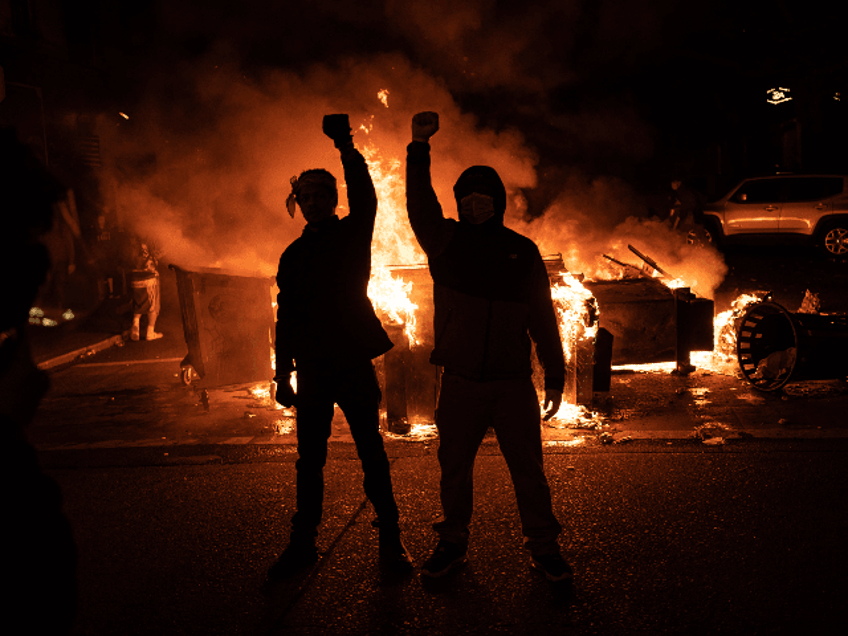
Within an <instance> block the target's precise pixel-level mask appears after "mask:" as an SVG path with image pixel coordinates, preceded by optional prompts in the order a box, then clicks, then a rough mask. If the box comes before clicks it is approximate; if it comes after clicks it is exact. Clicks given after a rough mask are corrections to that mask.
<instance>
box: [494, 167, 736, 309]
mask: <svg viewBox="0 0 848 636" xmlns="http://www.w3.org/2000/svg"><path fill="white" fill-rule="evenodd" d="M518 203H520V201H519V202H518ZM660 212H662V211H660ZM507 224H508V225H509V226H510V227H512V228H513V229H515V230H516V231H518V232H521V233H523V234H526V235H527V236H530V237H531V238H533V239H534V240H535V241H536V243H537V245H538V246H539V249H540V251H541V252H542V254H545V255H547V254H562V258H563V262H564V263H565V266H566V269H568V270H569V271H570V272H571V273H573V274H583V275H585V276H586V277H588V278H594V279H609V278H620V277H622V276H627V275H634V274H635V272H634V271H633V270H631V269H629V268H622V267H621V266H619V265H617V264H615V263H614V262H613V261H611V260H610V259H607V258H605V255H606V256H610V257H612V258H613V259H615V260H616V261H619V262H622V263H625V264H627V265H632V266H633V267H635V268H637V269H638V268H641V267H642V265H643V261H642V260H641V259H640V258H639V257H638V256H637V255H636V254H635V253H634V252H632V251H631V250H630V249H629V246H630V245H632V246H633V247H635V248H636V249H637V250H639V251H640V252H641V253H642V254H645V255H646V256H648V257H650V258H652V259H653V260H654V261H656V263H657V264H658V265H659V266H660V267H661V268H662V269H663V270H664V271H665V272H667V273H668V274H669V275H670V276H671V277H672V279H680V280H682V281H685V284H686V285H687V286H689V287H691V288H692V290H693V291H694V292H695V293H697V294H698V295H699V296H702V297H704V298H713V296H714V294H715V290H716V289H717V288H718V286H719V285H720V284H721V281H722V280H723V279H724V276H725V274H726V273H727V266H726V265H725V263H724V259H723V258H722V256H721V254H720V253H719V252H717V251H716V250H715V249H714V248H713V247H712V246H708V245H707V246H705V245H693V244H690V243H689V242H688V241H687V240H686V237H685V236H684V235H683V234H681V233H680V232H675V231H673V230H672V229H671V228H670V227H669V226H668V225H667V224H666V223H664V222H663V219H659V218H657V217H655V216H650V215H649V210H647V209H646V208H645V203H644V200H643V198H642V197H640V196H639V195H638V194H636V193H635V192H634V191H633V189H632V188H631V187H630V186H629V185H627V184H626V183H625V182H623V181H621V180H619V179H613V178H594V179H588V178H585V177H583V176H581V175H580V174H579V173H576V172H575V173H574V174H572V175H571V176H570V177H568V178H566V179H565V181H564V182H563V183H562V189H561V191H560V193H559V195H558V196H557V198H556V200H555V201H554V202H553V203H552V205H551V206H550V207H548V208H547V209H546V210H545V213H544V214H542V215H541V216H538V217H536V218H533V219H532V220H529V221H528V220H527V217H526V215H525V216H522V215H521V206H520V205H516V206H515V207H514V208H513V210H512V214H508V217H507Z"/></svg>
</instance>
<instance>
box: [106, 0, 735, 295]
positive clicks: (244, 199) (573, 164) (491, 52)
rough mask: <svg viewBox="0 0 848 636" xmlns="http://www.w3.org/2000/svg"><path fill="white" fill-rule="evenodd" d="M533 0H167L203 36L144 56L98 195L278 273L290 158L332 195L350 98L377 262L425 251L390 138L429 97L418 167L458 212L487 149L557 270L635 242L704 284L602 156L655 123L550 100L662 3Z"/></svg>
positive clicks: (171, 231) (686, 252)
mask: <svg viewBox="0 0 848 636" xmlns="http://www.w3.org/2000/svg"><path fill="white" fill-rule="evenodd" d="M532 4H533V6H532V10H531V8H527V7H525V8H518V7H517V5H515V4H514V3H499V2H496V1H494V0H474V1H471V2H463V3H451V2H447V0H438V1H436V2H432V3H424V4H421V3H418V4H415V3H411V4H410V3H401V2H396V1H395V0H387V1H386V2H384V3H381V2H378V1H376V0H374V1H371V2H366V3H365V4H363V5H361V6H357V8H356V10H352V9H351V5H349V3H342V2H334V1H327V0H324V1H322V2H319V3H318V5H319V7H318V8H314V10H311V11H308V12H307V11H303V13H302V14H298V15H293V14H291V13H290V12H289V11H288V10H287V9H285V8H281V7H277V8H274V7H267V6H266V5H267V3H260V2H253V1H251V0H247V1H246V2H245V3H242V6H240V8H239V10H238V11H237V12H236V11H234V10H233V9H231V8H229V5H228V3H222V2H212V3H206V4H204V6H203V8H202V9H203V10H199V9H198V10H194V9H193V8H192V3H191V2H188V1H187V0H183V1H182V2H176V3H169V5H168V7H167V8H165V9H163V11H165V13H164V14H163V16H162V23H163V24H162V30H163V33H164V36H163V37H165V38H166V39H167V38H170V41H171V43H172V44H171V45H172V47H176V44H175V43H180V44H181V45H182V46H184V47H185V46H188V44H187V43H190V44H191V45H192V47H194V48H193V50H194V49H197V50H201V49H202V51H203V52H202V54H194V55H191V56H183V57H177V58H176V59H177V60H178V61H177V62H176V63H175V62H171V61H170V60H171V59H174V58H173V57H172V56H168V57H167V59H168V66H167V69H166V70H165V71H164V72H163V70H162V68H161V65H160V66H159V68H158V70H154V69H155V68H156V65H155V64H153V65H150V66H149V67H147V68H145V69H142V70H140V71H139V74H140V77H141V78H142V79H141V81H142V84H141V86H142V89H143V90H142V91H141V92H142V93H143V95H144V98H143V99H141V100H139V101H138V103H137V104H136V105H135V108H134V110H133V111H132V112H129V113H128V115H129V116H130V119H129V121H128V122H125V123H123V124H122V125H121V126H118V127H115V126H114V125H111V124H109V125H106V124H105V121H104V125H103V127H102V130H101V131H100V132H101V137H102V138H103V149H104V155H105V156H104V161H105V164H106V165H105V170H104V172H105V175H106V176H105V181H106V185H107V188H106V190H107V192H108V193H110V194H111V199H112V206H113V207H114V209H116V210H117V211H118V213H119V215H120V218H121V219H123V221H124V222H125V223H126V224H127V225H129V226H130V227H131V228H132V229H133V231H135V232H137V233H139V234H141V235H143V236H148V237H150V238H152V239H153V240H155V241H156V242H157V243H158V244H160V245H161V246H162V247H163V248H164V249H165V252H166V258H167V260H169V261H171V262H174V263H176V264H178V265H181V266H183V267H187V268H196V267H222V268H226V269H230V270H238V271H243V272H253V273H259V274H261V275H269V276H270V275H273V274H274V273H275V271H276V264H277V260H278V258H279V255H280V253H281V252H282V250H283V249H284V248H285V247H286V246H287V245H288V244H289V243H290V242H291V241H292V240H293V239H294V238H295V237H296V236H298V235H299V234H300V232H301V231H302V228H303V220H302V218H301V217H300V215H299V214H298V215H297V216H296V218H295V219H294V220H292V219H290V218H289V217H288V215H287V214H286V212H285V199H286V197H287V195H288V194H289V191H290V185H289V179H290V178H291V177H292V176H294V175H297V174H299V173H300V172H301V171H303V170H304V169H307V168H315V167H323V168H326V169H328V170H330V171H331V172H332V173H333V174H334V175H335V176H336V178H337V179H338V181H339V184H340V186H341V188H340V204H341V205H340V208H341V209H340V210H339V213H340V214H341V215H344V214H346V207H345V206H346V197H345V193H344V188H343V173H342V168H341V162H340V160H339V157H338V153H337V151H336V150H335V149H334V148H333V145H332V142H331V141H330V140H329V139H327V138H326V137H324V135H323V134H322V132H321V119H322V117H323V115H325V114H330V113H348V114H349V115H350V119H351V124H352V126H353V127H354V133H355V136H354V140H355V143H356V145H357V147H358V148H360V150H362V151H363V153H364V154H365V155H366V157H367V158H368V160H369V163H370V164H371V166H372V175H373V176H374V177H375V181H376V182H377V187H378V198H379V206H380V207H379V211H378V221H377V231H376V234H375V246H374V252H375V261H376V262H380V263H387V264H405V263H411V262H423V260H424V257H423V254H421V252H420V250H419V249H418V247H417V244H416V242H415V240H414V237H413V236H412V233H411V229H410V228H409V225H408V221H407V220H406V212H405V204H404V187H403V179H404V161H405V154H406V149H405V147H406V144H407V143H408V142H409V140H410V120H411V117H412V115H413V114H415V113H416V112H419V111H422V110H434V111H436V112H438V113H439V115H440V120H441V130H440V131H439V132H438V133H437V134H436V136H435V137H434V138H433V139H432V140H431V141H432V148H433V181H434V186H435V188H436V192H437V194H438V195H439V199H440V201H441V202H442V205H443V206H444V209H445V212H446V214H449V215H455V214H456V210H455V204H454V200H453V195H452V186H453V183H454V182H455V180H456V178H457V177H458V176H459V174H460V173H461V172H462V170H464V169H465V168H466V167H468V166H469V165H473V164H488V165H491V166H493V167H494V168H495V169H496V170H497V171H498V172H499V173H500V175H501V177H502V178H503V180H504V183H505V185H506V187H507V190H508V193H509V195H510V196H509V199H510V203H509V205H508V210H507V224H508V225H509V226H510V227H513V228H514V229H516V230H517V231H520V232H522V233H524V234H526V235H528V236H530V237H531V238H533V239H534V240H536V241H537V243H538V244H539V245H540V249H541V251H542V252H543V253H562V254H563V257H564V260H565V262H566V265H567V266H568V268H569V270H570V271H572V272H575V273H578V272H582V273H585V274H586V275H587V276H602V275H607V276H608V275H609V271H608V270H605V267H606V266H607V265H608V262H607V261H606V260H605V259H603V257H602V255H603V254H609V255H610V256H613V257H616V258H620V259H621V260H623V261H626V262H633V263H634V264H636V265H639V264H640V263H639V262H638V260H637V259H635V257H634V255H632V254H631V253H630V252H629V250H627V244H628V243H630V244H634V245H635V246H637V247H638V248H639V249H640V250H642V251H643V252H645V253H647V254H649V255H650V256H652V257H653V258H655V259H656V260H657V261H658V262H659V263H660V264H661V266H663V268H664V269H667V270H668V271H669V272H671V273H673V274H674V275H676V276H680V277H683V276H685V275H686V274H687V273H688V274H689V275H691V276H692V277H693V280H694V277H697V281H698V282H697V283H691V284H692V286H693V287H695V290H696V291H697V292H698V293H699V294H701V295H704V296H712V294H713V291H714V289H715V288H716V287H717V286H718V284H719V283H720V281H721V279H722V278H723V276H724V273H725V269H724V264H723V262H722V259H721V257H720V255H718V253H716V252H715V251H714V250H711V249H709V248H694V247H692V246H690V245H688V244H687V243H686V242H685V240H683V239H682V238H680V237H679V236H677V235H674V234H672V233H671V232H670V231H666V229H665V228H664V226H660V225H659V224H657V223H656V222H655V221H651V220H650V219H648V216H649V210H648V207H647V205H646V204H645V201H644V198H643V197H642V196H641V195H640V194H639V193H638V192H637V191H636V189H635V188H634V187H633V186H632V185H630V184H628V183H627V182H625V181H624V180H622V179H621V178H619V177H614V176H609V173H607V174H604V168H603V166H605V165H610V163H611V162H616V161H619V162H630V163H640V162H645V161H647V160H649V159H650V158H651V157H652V155H653V153H654V143H653V137H654V131H653V130H652V128H651V126H649V125H648V124H646V123H645V122H644V121H643V120H642V119H641V117H640V115H639V114H638V110H637V109H636V108H635V107H634V106H632V105H631V103H630V102H629V101H628V99H626V98H621V97H611V96H608V95H605V94H604V92H603V91H601V92H600V96H598V95H597V91H595V93H596V96H595V97H594V98H588V97H587V98H585V99H583V98H581V99H578V100H577V101H576V102H573V100H571V98H569V99H566V100H565V107H561V106H562V103H559V105H558V104H557V103H556V102H557V99H559V102H562V99H561V95H562V90H563V88H565V89H567V91H570V90H573V91H576V92H577V93H579V92H580V90H581V87H585V86H587V77H591V76H592V75H593V74H598V76H599V77H602V76H603V72H604V71H605V69H609V68H610V67H612V66H615V67H616V68H617V72H621V71H622V69H626V67H627V66H628V65H629V64H634V63H635V62H634V60H637V59H640V57H643V56H645V55H648V54H649V53H650V51H651V50H652V49H654V48H656V47H657V46H659V42H660V39H661V38H660V36H661V35H662V33H663V32H664V29H667V28H668V25H667V23H666V20H667V18H668V16H669V14H670V13H671V12H672V11H671V9H670V8H669V7H670V6H672V5H673V3H655V4H654V5H652V8H651V9H650V10H647V9H645V8H644V3H637V2H635V1H634V2H627V1H625V2H602V3H594V4H592V5H591V6H587V5H585V3H580V2H565V3H563V2H534V3H532ZM319 9H320V10H319ZM193 17H196V19H193ZM190 18H192V19H190ZM223 25H226V27H224V26H223ZM223 34H226V35H223ZM198 42H200V43H201V44H202V45H201V44H197V43H198ZM172 50H173V49H172ZM163 59H164V58H163ZM598 83H600V82H599V81H598V80H597V79H592V81H591V82H589V84H591V85H593V86H595V85H597V84H598ZM590 93H591V91H590ZM381 94H382V95H384V99H385V102H386V103H385V104H384V103H383V101H381V98H380V95H381ZM554 94H556V95H560V98H557V99H554V98H552V97H551V96H552V95H554ZM487 96H492V98H491V99H486V97H487ZM469 103H470V104H476V105H478V106H480V108H477V109H470V108H469V107H468V104H469ZM472 113H473V114H472ZM542 145H545V146H546V154H548V155H549V154H550V150H551V148H553V149H554V150H555V154H556V155H558V156H559V158H560V161H559V164H558V165H555V166H553V167H554V169H551V162H550V157H547V158H546V159H545V165H544V166H542V165H541V161H542V159H541V156H540V150H539V148H540V147H541V146H542ZM534 192H535V193H544V196H536V197H534V196H533V193H534ZM696 249H697V250H701V251H702V252H704V253H701V252H694V251H693V250H696ZM689 263H698V266H697V267H694V266H691V265H689ZM701 270H704V271H701ZM704 272H706V273H704Z"/></svg>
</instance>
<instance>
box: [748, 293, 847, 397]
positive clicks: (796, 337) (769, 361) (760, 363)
mask: <svg viewBox="0 0 848 636" xmlns="http://www.w3.org/2000/svg"><path fill="white" fill-rule="evenodd" d="M736 353H737V357H738V360H739V366H740V367H741V369H742V373H743V374H744V375H745V378H746V379H747V380H748V382H750V383H751V384H752V385H753V386H754V388H757V389H760V390H761V391H776V390H777V389H780V388H781V387H783V386H784V385H786V384H787V383H789V382H798V381H803V380H833V379H842V380H844V379H845V377H846V376H848V316H846V315H844V314H843V315H826V314H808V313H790V312H788V311H787V310H786V309H784V308H783V307H782V306H781V305H779V304H777V303H775V302H761V303H756V304H753V305H750V306H749V308H748V310H747V311H746V312H745V314H744V315H743V317H742V319H741V321H740V323H739V328H738V331H737V334H736Z"/></svg>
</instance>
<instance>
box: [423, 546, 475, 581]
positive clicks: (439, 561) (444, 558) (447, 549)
mask: <svg viewBox="0 0 848 636" xmlns="http://www.w3.org/2000/svg"><path fill="white" fill-rule="evenodd" d="M466 552H467V548H466V547H465V546H464V545H459V544H457V543H450V542H449V541H445V540H443V539H440V540H439V544H438V545H437V546H436V549H435V550H433V554H431V555H430V558H429V559H427V560H426V561H425V562H424V565H422V566H421V574H423V575H424V576H431V577H439V576H444V575H445V574H447V573H448V572H450V571H451V570H453V569H454V568H458V567H459V566H461V565H462V564H464V563H465V562H466V561H467V558H466V556H465V554H466Z"/></svg>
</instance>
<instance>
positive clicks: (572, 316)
mask: <svg viewBox="0 0 848 636" xmlns="http://www.w3.org/2000/svg"><path fill="white" fill-rule="evenodd" d="M560 277H561V281H560V282H556V283H554V284H553V285H551V298H552V299H553V301H554V308H555V309H556V312H557V317H558V318H559V334H560V337H561V338H562V345H563V350H564V353H565V361H566V363H568V362H570V361H571V356H572V355H574V347H575V344H576V343H577V342H578V341H580V340H591V339H592V338H594V337H595V335H596V334H597V333H598V321H597V309H596V308H595V304H594V300H595V299H594V296H592V292H590V291H589V290H588V289H586V288H585V287H584V286H583V285H582V283H581V282H580V281H579V280H577V279H576V278H575V277H574V276H572V275H571V274H570V273H569V272H563V273H562V274H560ZM593 314H594V315H593Z"/></svg>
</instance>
